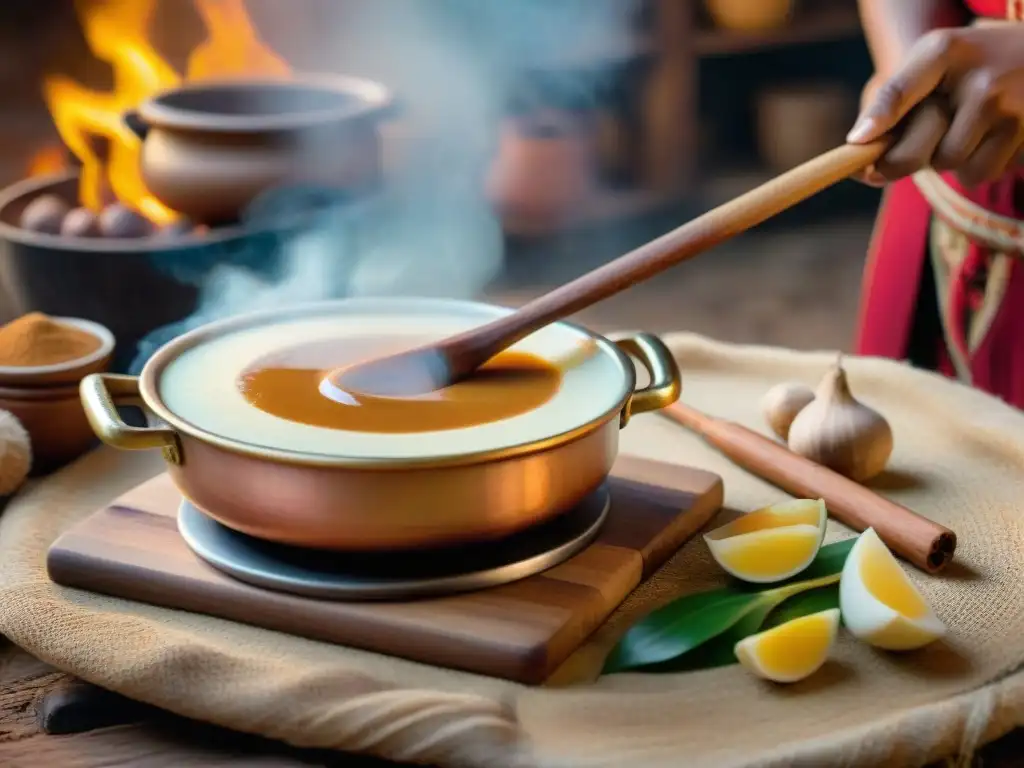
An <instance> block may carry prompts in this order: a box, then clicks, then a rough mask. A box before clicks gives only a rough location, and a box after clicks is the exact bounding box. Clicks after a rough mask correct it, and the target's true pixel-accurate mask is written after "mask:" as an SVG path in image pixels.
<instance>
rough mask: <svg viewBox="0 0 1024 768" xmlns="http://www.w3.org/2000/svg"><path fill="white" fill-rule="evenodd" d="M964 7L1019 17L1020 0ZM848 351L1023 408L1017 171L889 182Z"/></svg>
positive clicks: (1023, 280) (1022, 240)
mask: <svg viewBox="0 0 1024 768" xmlns="http://www.w3.org/2000/svg"><path fill="white" fill-rule="evenodd" d="M965 8H966V9H967V10H968V11H970V12H971V13H973V14H974V15H975V16H978V17H983V18H989V19H1000V20H1007V19H1008V20H1011V21H1018V22H1024V0H969V2H966V3H965ZM989 233H991V235H992V236H991V237H988V236H987V235H988V234H989ZM994 242H995V243H996V244H995V245H993V243H994ZM933 316H934V319H935V322H932V319H933ZM855 349H856V352H857V353H858V354H863V355H879V356H883V357H890V358H896V359H907V358H909V359H910V360H911V361H912V362H915V363H916V364H920V365H926V366H928V367H932V368H935V369H937V370H939V371H941V372H943V373H945V374H947V375H949V376H955V377H957V378H959V379H960V380H961V381H964V382H965V383H969V384H971V385H973V386H976V387H978V388H980V389H983V390H985V391H987V392H990V393H992V394H994V395H996V396H998V397H1000V398H1002V399H1003V400H1005V401H1006V402H1008V403H1011V404H1013V405H1015V406H1017V407H1018V408H1024V170H1018V171H1015V172H1014V173H1010V174H1007V176H1005V177H1004V178H1002V179H1000V180H998V181H996V182H994V183H991V184H983V185H980V186H978V187H976V188H973V189H964V188H962V187H961V186H960V185H959V183H958V182H957V180H956V178H955V177H954V176H953V175H952V174H944V175H942V176H941V177H940V176H938V175H936V174H920V175H919V176H915V177H914V178H910V179H903V180H901V181H899V182H897V183H895V184H892V185H890V187H889V188H888V189H887V190H886V191H885V194H884V197H883V200H882V207H881V210H880V212H879V216H878V220H877V222H876V224H875V231H874V234H873V235H872V240H871V245H870V248H869V252H868V260H867V265H866V267H865V270H864V281H863V288H862V297H861V308H860V317H859V324H858V332H857V339H856V345H855Z"/></svg>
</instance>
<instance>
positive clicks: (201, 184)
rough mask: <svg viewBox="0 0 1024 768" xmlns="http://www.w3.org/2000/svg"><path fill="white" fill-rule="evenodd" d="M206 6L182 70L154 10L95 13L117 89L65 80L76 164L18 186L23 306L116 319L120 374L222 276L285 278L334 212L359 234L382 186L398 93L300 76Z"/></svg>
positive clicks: (97, 9) (6, 201)
mask: <svg viewBox="0 0 1024 768" xmlns="http://www.w3.org/2000/svg"><path fill="white" fill-rule="evenodd" d="M195 5H196V9H197V10H198V12H199V16H200V18H201V19H202V21H203V23H204V26H205V28H206V33H207V36H206V39H205V40H203V41H202V42H200V43H199V44H198V45H196V46H195V48H194V49H193V50H192V52H191V54H190V56H189V58H188V61H187V65H186V66H185V67H184V70H183V72H182V73H181V74H179V73H178V72H177V71H176V70H175V68H174V67H172V65H171V64H170V63H169V62H167V61H166V60H165V59H164V58H163V57H162V56H161V55H160V54H159V53H158V52H157V51H156V50H155V49H154V48H153V47H152V45H151V44H150V42H149V39H148V29H149V23H150V15H151V12H152V10H153V6H154V4H153V3H150V2H136V0H108V2H104V3H102V4H92V5H88V4H83V5H82V6H80V21H81V23H82V27H83V31H84V33H85V37H86V39H87V40H88V42H89V45H90V47H91V48H92V51H93V53H94V54H95V55H96V57H97V58H99V59H101V60H103V61H105V62H106V63H108V64H109V65H110V67H111V69H112V72H113V80H112V82H113V88H112V89H111V90H110V91H97V90H92V89H90V88H87V87H85V86H83V85H81V84H79V83H78V82H76V81H75V80H73V79H72V78H69V77H66V76H63V75H55V76H51V77H48V78H47V79H46V81H45V82H44V95H45V97H46V101H47V103H48V105H49V108H50V112H51V116H52V118H53V122H54V125H55V127H56V128H57V131H58V133H59V135H60V137H61V139H62V141H63V144H64V151H63V152H59V151H57V152H55V151H54V150H56V149H58V148H54V147H51V148H49V149H48V150H47V152H48V156H49V157H50V159H53V157H60V156H61V155H64V156H66V157H67V158H68V159H69V160H70V161H71V163H70V164H68V165H67V167H65V168H64V169H63V170H60V171H59V172H56V173H52V174H50V175H43V176H33V177H31V178H28V179H25V180H23V181H20V182H18V183H15V184H13V185H11V186H10V187H8V188H6V189H3V190H0V292H2V293H3V294H4V299H6V307H5V308H6V313H7V314H8V316H14V315H20V314H24V313H27V312H31V311H40V312H44V313H46V314H50V315H56V316H72V317H81V318H85V319H89V320H93V321H96V322H99V323H102V324H103V325H105V326H107V327H108V328H110V330H111V331H113V333H114V334H115V336H116V338H117V342H118V346H117V352H116V356H115V360H114V362H113V369H114V370H115V371H126V370H128V369H129V368H131V367H132V366H136V367H137V366H138V365H139V364H140V354H145V351H146V349H150V350H152V349H153V348H155V347H156V346H159V344H160V343H162V342H163V341H166V340H169V338H172V337H173V336H174V335H176V334H177V333H179V332H181V331H182V330H185V329H186V328H185V327H184V325H183V321H185V320H187V319H189V318H192V317H193V316H194V315H195V313H196V312H197V310H198V309H200V306H199V305H200V304H201V302H202V301H203V300H204V295H203V291H204V290H206V288H207V285H208V283H209V280H210V278H211V275H213V274H214V273H215V271H216V270H217V269H218V268H221V267H230V268H234V269H235V270H236V271H237V272H239V273H245V274H251V275H252V276H253V277H254V279H257V280H264V281H266V282H273V281H274V279H275V275H276V274H277V273H279V272H280V270H281V269H282V261H283V260H285V259H286V258H287V257H286V256H285V255H283V253H282V251H283V250H284V249H286V247H287V245H288V243H289V241H291V240H292V239H294V238H296V237H301V236H302V235H303V234H304V233H308V232H309V231H310V230H311V229H314V228H322V225H323V221H324V218H323V217H324V216H331V217H333V218H332V219H331V229H330V231H329V236H330V237H332V238H334V239H339V238H340V239H342V240H343V239H344V238H345V235H346V233H345V230H344V229H343V228H341V229H339V227H338V226H337V222H338V219H339V217H338V215H337V212H338V211H339V209H342V208H344V209H345V210H349V209H351V207H352V203H353V202H354V201H357V200H359V201H364V200H366V199H367V198H368V196H370V195H375V194H376V192H377V191H379V188H380V184H381V162H380V158H381V146H380V136H379V132H378V128H379V123H380V122H381V120H383V119H384V118H385V117H386V116H388V115H390V114H391V107H392V99H391V95H390V92H389V90H388V89H387V88H386V87H384V86H383V85H380V84H378V83H376V82H373V81H369V80H364V79H360V78H353V77H343V76H338V75H330V76H320V75H305V74H304V75H298V74H295V73H293V72H292V71H291V68H290V67H289V65H288V64H287V63H286V62H285V61H284V60H283V59H281V58H280V57H279V56H278V55H277V54H276V53H274V52H273V51H272V50H271V49H270V48H269V47H268V46H267V45H266V44H265V43H263V41H262V40H260V38H259V36H258V33H257V31H256V29H255V27H254V26H253V24H252V22H251V21H250V20H249V18H248V16H247V13H246V10H245V6H244V3H243V2H242V0H227V2H224V1H223V0H222V1H220V2H217V3H211V2H209V1H208V0H196V4H195ZM336 245H337V248H338V250H339V251H341V250H342V249H344V248H346V247H347V243H345V242H338V243H337V244H336ZM334 246H335V243H334V242H333V241H332V245H331V247H332V249H333V248H334ZM320 298H324V297H322V296H321V297H320Z"/></svg>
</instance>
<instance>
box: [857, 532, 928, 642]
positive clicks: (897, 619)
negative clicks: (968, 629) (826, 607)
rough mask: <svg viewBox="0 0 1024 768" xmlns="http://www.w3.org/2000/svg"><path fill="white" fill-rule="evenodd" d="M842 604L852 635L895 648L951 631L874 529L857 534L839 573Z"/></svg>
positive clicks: (925, 640)
mask: <svg viewBox="0 0 1024 768" xmlns="http://www.w3.org/2000/svg"><path fill="white" fill-rule="evenodd" d="M839 608H840V610H841V611H842V613H843V622H844V623H845V624H846V628H847V629H849V630H850V634H852V635H853V636H854V637H856V638H858V639H860V640H863V641H864V642H865V643H868V644H870V645H873V646H875V647H877V648H883V649H885V650H889V651H909V650H913V649H915V648H921V647H923V646H925V645H928V644H929V643H931V642H933V641H934V640H937V639H939V638H940V637H943V636H944V635H945V634H946V626H945V624H943V623H942V622H941V621H940V620H939V618H938V617H937V616H936V615H935V613H934V611H932V608H931V606H930V605H928V602H927V601H926V600H925V599H924V596H923V595H922V594H921V593H920V592H919V591H918V589H917V587H915V586H914V584H913V582H912V581H911V580H910V578H909V577H908V576H907V574H906V572H905V571H904V570H903V568H901V567H900V564H899V563H898V562H896V558H895V557H894V556H893V554H892V552H890V551H889V548H888V547H886V546H885V544H884V543H883V541H882V540H881V539H880V538H879V537H878V534H877V533H875V530H874V529H873V528H868V529H867V530H866V531H864V532H863V533H862V534H861V535H860V536H859V537H858V539H857V542H856V543H855V544H854V545H853V549H851V550H850V554H849V555H847V557H846V563H845V564H844V565H843V572H842V575H841V576H840V578H839Z"/></svg>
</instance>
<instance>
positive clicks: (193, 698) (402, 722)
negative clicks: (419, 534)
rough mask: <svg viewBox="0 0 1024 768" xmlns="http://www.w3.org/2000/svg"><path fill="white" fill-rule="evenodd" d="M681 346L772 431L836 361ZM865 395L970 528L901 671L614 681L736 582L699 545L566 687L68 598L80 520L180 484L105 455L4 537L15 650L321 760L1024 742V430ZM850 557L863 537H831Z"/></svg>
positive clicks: (842, 662)
mask: <svg viewBox="0 0 1024 768" xmlns="http://www.w3.org/2000/svg"><path fill="white" fill-rule="evenodd" d="M669 340H670V342H671V344H672V345H673V347H674V349H675V350H676V351H677V353H678V356H679V360H680V362H681V364H682V366H683V370H684V376H685V386H684V393H683V397H684V398H685V400H686V401H687V402H689V403H692V404H693V405H696V406H697V407H700V408H702V409H705V410H707V411H709V412H711V413H714V414H718V415H723V416H727V417H730V418H733V419H736V420H738V421H740V422H742V423H745V424H747V425H749V426H754V427H756V428H759V429H760V428H761V418H760V415H759V413H758V400H759V398H760V396H761V395H762V393H763V392H764V391H765V390H766V389H767V388H768V387H769V386H771V385H772V384H775V383H777V382H779V381H782V380H786V379H793V378H795V379H802V380H805V381H807V382H809V383H813V382H815V381H816V380H817V379H818V377H820V375H821V374H822V372H823V370H824V369H825V367H826V366H827V365H828V364H829V363H831V362H832V360H833V355H832V354H829V353H820V354H818V353H815V354H807V353H795V352H790V351H784V350H778V349H766V348H757V347H739V346H731V345H725V344H718V343H714V342H711V341H708V340H706V339H703V338H699V337H695V336H692V335H676V336H673V337H670V339H669ZM848 369H849V371H850V375H851V381H852V385H853V387H854V388H855V390H856V392H857V393H858V394H860V395H861V396H862V397H863V398H864V399H866V400H867V401H869V402H871V403H872V404H874V405H876V406H877V407H878V408H879V409H881V410H882V411H883V412H884V413H886V414H887V415H888V416H889V417H890V420H891V421H892V424H893V428H894V430H895V434H896V450H895V454H894V457H893V460H892V473H891V475H890V476H889V478H888V479H887V480H886V481H885V483H884V488H885V492H886V493H889V494H891V495H892V496H893V497H895V498H897V499H899V500H900V501H902V502H903V503H905V504H908V505H909V506H911V507H913V508H915V509H917V510H920V511H922V512H924V513H926V514H928V515H930V516H932V517H934V518H935V519H938V520H940V521H942V522H943V523H945V524H947V525H949V526H950V527H952V528H953V529H954V530H956V532H957V533H958V534H959V537H960V546H959V550H958V554H957V558H958V564H957V565H956V566H955V567H953V568H951V570H950V571H949V572H948V574H947V575H946V576H945V577H943V578H941V579H939V578H927V577H922V576H920V575H919V574H916V573H915V574H914V578H915V579H916V580H917V581H918V582H919V583H920V584H921V585H922V587H923V589H924V591H925V592H926V593H927V596H928V597H929V599H930V600H931V601H932V603H933V605H934V606H935V607H936V610H937V612H938V613H939V615H940V616H941V617H942V618H943V619H944V620H945V621H946V622H947V623H948V625H949V628H950V639H949V642H948V643H942V644H938V645H935V646H931V647H929V648H928V649H925V650H924V651H922V652H918V653H915V654H911V655H907V656H897V655H890V654H884V653H880V652H875V651H873V650H872V649H870V648H868V647H866V646H864V645H861V644H858V643H857V642H856V641H853V640H852V639H850V638H849V637H848V636H843V637H842V638H841V640H840V642H839V644H838V648H837V650H836V653H835V660H834V661H833V662H832V663H830V664H829V665H828V666H827V667H825V668H824V669H823V670H822V671H821V672H820V673H819V674H818V675H816V676H814V677H813V678H811V679H809V680H807V681H805V682H803V683H800V684H797V685H793V686H789V687H775V686H770V685H767V684H763V683H762V682H759V681H758V680H756V679H754V678H753V677H752V676H750V675H749V674H747V673H746V672H745V671H744V670H743V669H741V668H739V667H738V666H733V667H727V668H722V669H717V670H708V671H700V672H692V673H687V674H675V675H662V676H655V675H639V674H621V675H613V676H609V677H605V678H601V679H600V680H597V681H596V682H593V674H594V671H595V668H596V666H597V665H599V664H600V662H601V659H602V657H603V655H604V652H605V650H606V649H607V648H608V647H609V646H610V644H611V643H613V642H614V640H615V639H616V637H617V635H618V634H619V633H621V632H622V631H623V630H624V628H625V627H626V626H627V625H628V622H629V620H630V618H632V617H636V616H637V615H638V614H639V613H641V612H643V611H644V610H645V609H646V608H649V607H650V606H651V605H653V604H654V603H655V602H657V601H663V600H666V599H668V598H669V597H671V596H674V595H677V594H681V593H685V592H690V591H694V590H701V589H705V588H710V587H713V586H715V585H716V584H718V583H720V581H721V578H720V572H719V571H718V569H717V568H716V567H714V566H713V565H712V564H711V563H710V561H709V560H708V556H707V554H706V550H705V547H704V544H703V542H701V541H700V540H697V541H694V542H692V543H690V544H689V545H687V546H686V547H685V548H684V549H683V550H682V551H681V552H680V553H679V554H678V555H677V556H676V557H675V558H674V559H673V560H672V561H671V563H670V564H669V565H668V566H666V567H665V568H664V569H663V571H662V572H661V573H660V574H658V576H657V577H656V578H655V579H654V581H653V582H651V583H649V584H648V585H646V586H645V587H643V588H641V589H640V590H638V592H637V593H636V594H634V595H633V597H632V598H631V599H630V600H629V602H628V603H627V604H626V605H625V606H624V607H623V608H622V609H621V610H620V611H619V612H618V613H617V614H616V615H615V616H614V617H613V618H612V620H610V621H609V623H608V624H607V625H606V626H605V627H604V628H602V629H601V630H600V631H599V632H598V633H597V635H596V636H595V637H593V638H592V639H591V641H590V642H589V643H588V644H587V645H586V646H585V647H584V648H582V649H581V650H580V651H579V652H578V653H577V654H576V655H575V656H573V657H572V658H571V659H570V660H569V661H568V662H567V663H566V665H565V666H564V667H563V669H562V670H561V671H560V672H559V673H558V674H557V675H556V679H555V680H554V681H553V682H552V683H551V684H550V685H548V686H546V687H544V688H533V689H530V688H525V687H522V686H518V685H514V684H511V683H507V682H504V681H500V680H493V679H487V678H482V677H477V676H473V675H468V674H463V673H457V672H452V671H446V670H441V669H433V668H429V667H425V666H422V665H419V664H415V663H411V662H407V661H403V660H401V659H394V658H388V657H384V656H380V655H377V654H373V653H368V652H363V651H358V650H351V649H348V648H343V647H336V646H331V645H327V644H323V643H317V642H313V641H309V640H303V639H299V638H295V637H290V636H287V635H283V634H279V633H275V632H270V631H265V630H262V629H255V628H252V627H248V626H243V625H240V624H234V623H231V622H228V621H222V620H219V619H214V618H209V617H205V616H198V615H192V614H188V613H182V612H177V611H172V610H165V609H162V608H155V607H150V606H146V605H141V604H137V603H131V602H127V601H124V600H117V599H111V598H107V597H101V596H97V595H92V594H88V593H84V592H80V591H76V590H69V589H64V588H58V587H56V586H54V585H53V584H51V583H50V582H49V581H48V580H47V577H46V573H45V570H44V566H43V563H44V554H45V551H46V548H47V545H48V544H49V543H50V542H51V541H52V540H53V539H54V537H55V536H56V535H57V534H58V533H59V532H60V531H61V530H62V529H63V528H65V527H67V526H68V525H69V524H71V523H72V522H74V521H76V520H78V519H80V518H81V517H82V516H83V515H85V514H88V513H89V512H90V511H91V510H93V509H95V508H97V507H98V506H100V505H102V504H103V503H104V502H106V501H108V500H109V499H111V498H113V497H114V496H116V495H118V494H120V493H122V492H124V491H126V490H127V489H129V488H130V487H131V486H133V485H135V484H137V483H139V482H140V481H142V480H145V479H146V478H148V477H149V476H151V475H152V474H154V473H155V472H157V471H159V469H160V463H159V460H158V458H157V457H156V456H151V455H146V454H128V453H118V452H115V451H111V450H107V449H101V450H98V451H96V452H94V453H92V454H90V455H89V456H87V457H85V458H84V459H82V460H81V461H79V462H78V463H77V464H75V465H73V466H71V467H69V468H68V469H66V470H65V471H63V472H62V473H60V474H59V475H56V476H53V477H51V478H49V479H46V480H44V481H42V482H40V483H38V484H35V485H33V486H31V487H30V488H28V489H26V490H25V491H24V492H23V493H21V494H19V495H18V497H16V498H15V499H14V501H13V502H12V504H11V505H10V507H9V508H8V509H7V511H6V512H5V513H4V515H3V516H2V518H0V631H2V632H3V633H4V634H6V635H7V636H8V637H9V638H10V639H11V640H13V641H14V642H16V643H17V644H19V645H21V646H22V647H24V648H25V649H27V650H28V651H29V652H31V653H33V654H34V655H36V656H38V657H40V658H41V659H43V660H45V661H47V662H50V663H52V664H54V665H56V666H57V667H59V668H61V669H64V670H67V671H68V672H71V673H74V674H76V675H78V676H80V677H82V678H84V679H86V680H89V681H91V682H94V683H98V684H100V685H102V686H105V687H107V688H110V689H113V690H115V691H118V692H121V693H123V694H126V695H128V696H131V697H133V698H136V699H140V700H143V701H146V702H150V703H152V704H156V705H159V706H160V707H164V708H166V709H168V710H171V711H174V712H177V713H180V714H182V715H187V716H191V717H195V718H200V719H203V720H208V721H211V722H215V723H219V724H221V725H225V726H229V727H231V728H235V729H238V730H242V731H248V732H253V733H260V734H264V735H267V736H271V737H275V738H278V739H283V740H286V741H288V742H291V743H293V744H296V745H300V746H311V747H328V748H339V749H347V750H353V751H365V752H369V753H373V754H377V755H380V756H383V757H389V758H392V759H396V760H410V761H412V760H415V761H423V762H436V763H437V764H439V765H444V766H448V765H453V766H454V765H464V766H480V768H498V767H499V766H507V765H523V766H527V765H529V766H533V765H537V766H566V767H569V766H572V767H573V768H583V767H584V766H609V767H611V766H615V767H616V768H621V767H623V766H629V767H630V768H646V767H648V766H650V767H652V768H653V767H654V766H678V765H688V766H715V768H722V767H723V766H754V765H758V766H762V765H808V766H819V765H832V764H842V765H849V766H853V765H882V764H884V765H920V764H923V763H925V762H927V761H929V760H934V759H939V758H943V757H947V756H951V755H952V756H957V755H959V756H961V757H964V756H968V755H970V754H971V753H972V751H973V750H974V749H975V748H976V747H977V746H979V745H980V744H981V743H983V742H985V741H988V740H991V739H994V738H996V737H998V736H999V735H1001V734H1003V733H1005V732H1006V731H1008V730H1010V729H1011V728H1012V727H1014V726H1016V725H1018V724H1019V723H1021V720H1022V716H1024V676H1022V675H1021V674H1018V673H1016V670H1017V668H1018V666H1019V665H1020V663H1021V660H1022V659H1024V515H1022V511H1021V510H1022V506H1024V414H1021V413H1018V412H1016V411H1014V410H1012V409H1010V408H1009V407H1007V406H1004V405H1003V404H1001V403H1000V402H997V401H996V400H994V399H992V398H989V397H987V396H985V395H983V394H980V393H978V392H975V391H971V390H969V389H967V388H965V387H962V386H960V385H958V384H956V383H953V382H951V381H948V380H945V379H942V378H939V377H937V376H932V375H929V374H926V373H922V372H919V371H914V370H911V369H910V368H908V367H906V366H903V365H900V364H898V363H894V362H888V361H881V360H861V359H850V360H849V361H848ZM623 450H626V451H629V452H631V453H635V454H640V455H643V456H648V457H652V458H656V459H660V460H664V461H671V462H678V463H680V464H690V465H694V466H698V467H704V468H707V469H710V470H713V471H715V472H718V473H720V474H721V475H722V476H723V477H724V478H725V487H726V503H727V505H728V506H729V507H733V508H736V509H741V510H748V509H752V508H754V507H757V506H760V505H763V504H765V503H770V502H772V501H774V500H776V499H779V498H781V496H782V494H780V492H778V491H777V490H775V489H773V488H771V487H770V486H769V485H767V484H765V483H763V482H761V481H759V480H757V479H755V478H753V477H750V476H748V475H746V474H745V473H744V472H742V471H739V470H737V469H736V468H734V467H733V466H731V465H730V464H729V462H728V461H726V460H725V459H724V458H723V457H721V456H720V455H718V454H716V453H714V452H713V451H711V450H709V449H708V448H706V447H705V446H704V445H703V444H702V443H700V442H699V441H698V440H697V439H695V438H694V437H692V436H690V435H688V434H686V433H685V432H684V431H683V430H682V429H681V428H679V427H676V426H674V425H672V424H671V423H669V422H668V421H666V420H663V419H661V418H660V417H656V416H644V417H640V418H637V419H636V420H635V421H634V422H633V423H632V424H631V425H630V426H629V427H628V428H627V429H626V431H625V432H624V434H623ZM831 525H832V530H831V532H830V536H831V537H832V538H836V537H842V536H847V535H849V532H848V531H846V530H845V529H843V528H842V526H839V525H837V524H834V523H833V524H831Z"/></svg>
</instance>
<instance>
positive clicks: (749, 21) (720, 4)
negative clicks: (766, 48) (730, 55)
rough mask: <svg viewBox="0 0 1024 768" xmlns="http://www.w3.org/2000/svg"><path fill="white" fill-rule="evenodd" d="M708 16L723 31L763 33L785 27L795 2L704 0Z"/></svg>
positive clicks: (787, 0) (791, 0)
mask: <svg viewBox="0 0 1024 768" xmlns="http://www.w3.org/2000/svg"><path fill="white" fill-rule="evenodd" d="M704 4H705V6H706V7H707V10H708V15H709V16H711V19H712V21H714V22H715V24H716V25H717V26H719V27H722V28H723V29H731V30H734V31H736V32H761V31H765V30H769V29H778V28H779V27H781V26H784V25H785V24H786V23H787V22H788V21H789V19H790V16H792V14H793V6H794V4H795V0H704Z"/></svg>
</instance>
